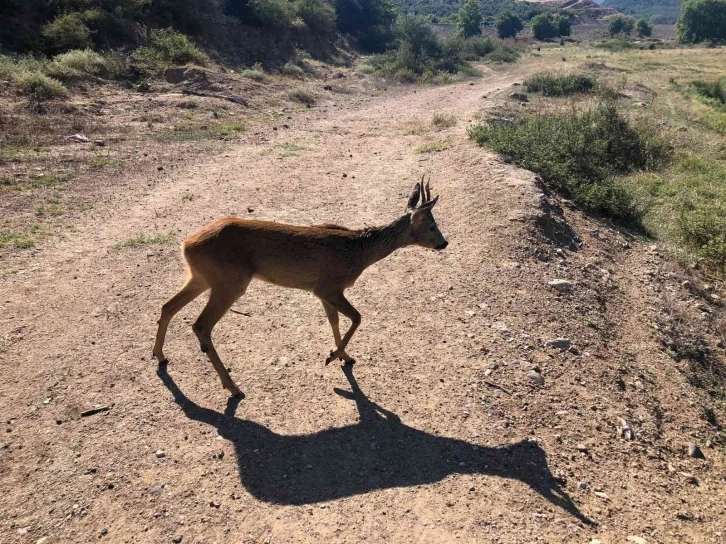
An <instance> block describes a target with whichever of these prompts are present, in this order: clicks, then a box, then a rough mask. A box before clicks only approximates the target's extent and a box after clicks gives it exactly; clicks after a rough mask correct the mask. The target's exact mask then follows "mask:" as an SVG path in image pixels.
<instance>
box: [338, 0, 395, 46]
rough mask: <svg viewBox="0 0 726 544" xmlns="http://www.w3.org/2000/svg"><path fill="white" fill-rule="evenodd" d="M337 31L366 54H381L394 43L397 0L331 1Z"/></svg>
mask: <svg viewBox="0 0 726 544" xmlns="http://www.w3.org/2000/svg"><path fill="white" fill-rule="evenodd" d="M333 5H334V6H335V12H336V14H337V21H338V28H339V29H340V30H341V32H344V33H346V34H350V35H352V36H353V37H354V38H356V40H357V42H358V45H359V46H360V47H361V48H362V49H364V50H365V51H368V52H382V51H385V50H386V49H387V48H389V47H390V46H391V45H392V43H393V41H394V32H393V30H394V26H395V21H396V16H397V14H398V3H397V2H396V0H334V1H333Z"/></svg>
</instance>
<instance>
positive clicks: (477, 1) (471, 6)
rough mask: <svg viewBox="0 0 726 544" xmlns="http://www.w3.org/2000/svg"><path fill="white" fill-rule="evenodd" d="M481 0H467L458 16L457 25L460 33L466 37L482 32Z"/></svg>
mask: <svg viewBox="0 0 726 544" xmlns="http://www.w3.org/2000/svg"><path fill="white" fill-rule="evenodd" d="M482 19H483V17H482V14H481V0H466V2H464V3H463V4H462V6H461V9H460V10H459V14H458V15H457V17H456V26H457V28H458V31H459V34H461V35H462V36H463V37H464V38H470V37H472V36H478V35H479V34H481V23H482Z"/></svg>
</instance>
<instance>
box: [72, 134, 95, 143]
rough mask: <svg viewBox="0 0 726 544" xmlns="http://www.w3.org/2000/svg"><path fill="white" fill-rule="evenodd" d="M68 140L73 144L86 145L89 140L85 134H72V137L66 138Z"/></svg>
mask: <svg viewBox="0 0 726 544" xmlns="http://www.w3.org/2000/svg"><path fill="white" fill-rule="evenodd" d="M68 139H69V140H73V141H74V142H81V143H84V144H87V143H88V142H90V141H91V140H89V139H88V138H87V137H86V135H85V134H74V135H73V136H68Z"/></svg>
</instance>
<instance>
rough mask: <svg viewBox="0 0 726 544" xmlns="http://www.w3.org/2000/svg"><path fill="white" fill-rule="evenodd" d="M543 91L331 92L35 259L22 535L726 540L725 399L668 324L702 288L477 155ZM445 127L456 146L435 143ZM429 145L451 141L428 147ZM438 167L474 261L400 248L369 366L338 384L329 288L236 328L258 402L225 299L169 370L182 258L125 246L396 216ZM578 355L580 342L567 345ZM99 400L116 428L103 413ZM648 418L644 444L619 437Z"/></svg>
mask: <svg viewBox="0 0 726 544" xmlns="http://www.w3.org/2000/svg"><path fill="white" fill-rule="evenodd" d="M524 69H525V68H522V70H524ZM519 77H521V73H517V72H512V73H496V72H491V73H487V74H485V76H484V77H483V78H482V79H481V80H477V81H475V82H474V84H473V85H471V84H469V83H468V82H466V83H460V84H455V85H450V86H445V87H437V88H426V89H421V88H419V89H416V90H414V89H406V90H395V91H394V90H392V91H388V92H386V93H383V94H382V95H377V96H375V97H371V96H365V95H362V94H359V95H355V96H351V97H349V98H345V99H342V98H341V99H340V100H339V101H338V102H339V103H337V104H335V105H333V102H335V101H334V100H331V101H330V102H329V103H326V104H324V105H322V106H321V107H319V108H316V109H315V110H314V111H312V112H310V113H308V114H304V115H300V116H296V117H295V118H293V119H291V120H289V121H287V123H288V124H289V128H287V129H283V128H282V127H281V126H280V125H278V130H274V131H273V130H272V124H271V123H267V124H260V126H256V127H254V128H253V130H250V132H249V133H248V135H246V136H245V137H244V138H243V141H242V143H240V144H239V145H235V146H234V147H232V148H230V149H227V150H226V151H224V152H223V153H222V154H220V155H218V156H213V157H208V158H206V159H205V160H204V161H203V162H199V163H196V164H194V165H183V166H180V165H178V164H177V163H175V162H174V161H172V160H171V159H170V158H168V157H167V158H165V159H164V162H162V163H160V165H159V166H160V167H162V168H163V170H160V171H159V173H158V175H157V176H155V177H154V178H153V179H142V178H141V176H136V177H135V176H134V175H133V174H132V175H131V178H130V179H128V180H126V181H125V187H124V188H123V189H122V190H119V191H118V193H117V194H112V195H111V196H110V197H109V198H108V199H107V200H104V201H99V202H98V203H97V205H96V206H95V207H94V209H93V210H92V212H91V213H89V214H88V217H87V222H86V223H85V224H83V225H79V227H78V229H77V232H76V233H75V234H74V235H73V236H72V237H70V238H69V239H66V240H60V239H56V240H55V241H50V242H49V243H48V244H47V246H45V247H43V248H42V250H40V251H38V252H36V253H35V254H34V255H28V254H23V255H22V256H16V257H14V258H15V259H17V263H16V265H17V267H18V268H20V273H19V274H17V275H14V276H10V277H6V278H3V279H0V305H1V308H2V312H0V339H3V342H4V343H3V344H0V348H2V349H0V360H1V361H2V363H1V364H2V371H3V377H2V379H1V380H0V415H1V417H2V420H3V426H4V427H5V429H4V436H3V438H2V439H1V440H0V442H3V446H2V447H3V449H2V450H0V491H1V493H0V512H2V516H0V517H1V518H2V520H1V521H0V541H2V542H36V541H38V542H40V541H41V539H43V538H47V539H46V540H42V541H43V542H46V543H48V544H49V543H54V542H86V541H108V542H184V543H187V542H199V543H202V542H205V543H212V542H220V543H221V542H245V543H253V542H255V543H263V542H264V543H283V542H296V543H297V542H301V543H307V542H329V543H337V542H349V543H352V542H417V543H419V542H420V543H443V542H467V543H468V542H472V543H473V542H512V543H514V542H517V543H518V542H533V541H541V542H583V543H585V542H590V541H591V540H592V541H594V540H593V539H596V538H597V539H600V540H601V541H602V542H604V543H610V542H625V541H626V540H625V539H626V538H627V537H629V536H635V537H640V538H642V539H644V540H640V541H638V542H720V541H722V539H723V536H721V535H720V534H719V531H721V532H722V531H723V527H724V519H726V511H725V510H724V506H723V504H724V498H726V494H725V492H724V462H723V455H722V453H719V451H718V450H717V449H706V448H705V446H704V445H703V443H704V440H705V439H706V437H707V432H708V428H709V427H708V424H707V423H706V422H705V421H703V420H702V413H703V407H704V406H705V405H706V403H707V402H708V401H707V398H706V394H705V393H704V392H702V391H701V390H699V389H697V388H695V387H693V386H692V385H690V384H689V382H688V380H687V377H686V373H685V370H682V369H681V368H680V367H678V366H677V365H676V363H674V362H673V360H672V359H671V358H669V357H668V356H667V355H666V354H665V353H664V352H663V351H662V350H661V349H660V342H659V338H658V331H656V330H655V329H654V328H653V322H654V321H655V320H656V317H657V314H658V309H659V308H660V307H661V305H660V302H661V298H662V296H663V293H664V292H666V291H667V292H672V293H675V295H674V296H680V297H684V298H685V297H687V296H690V295H689V294H688V293H686V292H685V291H684V289H683V288H682V287H681V285H680V282H681V280H682V277H681V275H682V272H680V271H679V270H678V269H677V268H675V267H673V266H671V265H669V264H668V262H667V260H665V259H664V258H663V257H662V256H661V255H660V254H659V252H657V251H652V250H649V249H648V248H647V247H646V246H643V245H642V244H640V243H639V242H638V241H636V240H629V241H628V240H625V239H624V238H623V236H622V235H621V234H619V233H617V232H615V231H613V230H611V229H610V228H608V227H607V226H604V225H598V224H597V223H594V222H591V221H590V220H586V219H584V218H583V217H581V216H580V215H579V214H578V213H576V212H572V211H567V212H566V218H567V220H568V221H569V225H568V224H566V223H564V221H563V220H561V219H558V218H559V215H558V210H557V209H556V208H554V209H553V208H551V207H550V203H552V204H555V201H554V199H553V197H549V198H547V197H545V196H544V195H543V194H542V191H541V189H540V188H538V186H537V184H536V183H535V181H534V176H533V175H532V174H531V173H528V172H525V171H521V170H518V169H516V168H515V167H514V166H511V165H507V164H504V163H503V162H502V161H501V160H499V159H498V158H497V157H495V156H494V155H492V154H491V153H489V152H487V151H486V150H483V149H481V148H478V147H476V146H475V145H474V144H472V143H471V142H470V141H469V140H468V139H467V138H466V126H467V124H468V123H469V122H470V121H471V120H473V119H474V117H473V115H474V114H475V112H477V111H479V110H480V109H481V108H482V107H485V106H486V105H487V104H491V103H492V102H491V101H490V102H486V101H484V100H483V98H482V96H483V95H491V94H492V93H495V92H496V91H497V90H499V89H505V88H506V87H507V86H509V85H510V84H511V83H513V82H515V81H519V79H518V78H519ZM434 112H446V113H450V114H452V115H454V116H455V117H456V119H457V124H456V126H454V127H452V128H448V129H445V130H443V131H436V130H434V129H432V128H431V126H430V120H431V117H432V115H433V113H434ZM427 142H438V147H440V148H443V149H442V150H441V151H438V152H432V153H417V152H415V150H416V149H417V148H418V147H419V146H422V145H423V144H425V143H427ZM423 173H427V174H430V175H431V179H432V185H433V187H434V192H435V193H438V194H440V195H441V198H440V202H439V204H438V206H437V209H436V211H435V215H436V217H437V220H438V223H439V226H440V228H441V230H442V232H443V233H444V235H445V236H446V237H447V239H448V240H449V242H450V243H449V248H448V249H447V250H446V251H444V252H442V253H434V252H431V251H426V250H423V249H416V248H408V249H405V250H402V251H399V252H397V253H395V254H394V255H392V256H391V257H390V258H388V259H386V260H384V261H382V262H380V263H378V264H376V265H374V266H373V267H371V268H370V269H369V270H368V271H367V272H366V273H365V274H364V276H363V277H362V278H361V279H360V280H359V282H358V284H357V285H356V286H355V287H354V288H353V289H351V290H350V291H349V298H350V300H351V302H352V303H353V304H354V305H355V306H356V307H357V308H358V309H359V310H360V312H361V313H362V315H363V323H362V326H361V328H360V329H359V331H358V333H357V334H356V336H355V337H354V339H353V341H352V343H351V344H350V347H349V350H348V351H349V353H350V354H351V355H352V356H354V357H356V358H357V361H358V363H357V364H356V365H355V367H354V369H353V370H346V371H343V370H341V367H340V366H339V365H330V366H329V367H327V368H326V367H325V366H324V364H323V362H324V359H325V356H326V355H327V354H328V352H329V350H330V349H331V348H332V345H333V341H332V335H331V333H330V330H329V326H328V323H327V321H326V319H325V314H324V312H323V309H322V307H321V306H320V303H319V302H318V301H317V300H316V299H315V298H314V297H313V296H312V295H310V294H307V293H303V292H297V291H290V290H282V289H279V288H275V287H272V286H269V285H264V284H261V283H253V284H252V285H251V287H250V289H249V290H248V293H247V294H246V295H245V296H244V297H243V298H242V299H241V300H240V301H239V302H238V303H237V305H236V309H238V310H240V311H243V312H246V313H247V314H248V315H237V314H229V315H227V316H226V317H225V319H224V320H223V321H222V322H221V323H220V325H219V326H218V327H217V329H216V330H215V344H216V345H217V348H218V350H219V352H220V355H221V356H222V358H223V359H224V360H225V362H226V363H227V365H228V366H229V367H230V369H231V374H232V376H233V378H234V379H235V380H236V381H237V383H238V384H239V385H240V387H241V389H242V390H243V391H244V392H245V394H246V398H245V399H244V400H242V401H241V402H239V403H234V402H230V401H229V400H228V396H227V394H226V392H225V391H223V390H222V388H221V387H220V384H219V380H218V378H217V376H216V374H215V373H214V371H213V369H212V367H211V365H210V364H209V362H208V361H207V360H206V358H205V357H204V356H203V354H202V353H201V352H200V351H199V348H198V343H197V341H196V338H195V337H194V334H193V333H192V330H191V327H190V324H191V323H192V322H193V320H194V319H195V318H196V316H197V315H198V313H199V312H200V311H201V308H202V306H203V304H204V302H205V298H206V297H200V298H199V299H198V300H197V301H195V302H194V303H192V304H191V305H189V306H188V307H187V308H185V309H184V310H183V311H182V313H181V314H180V315H179V316H178V317H177V318H176V319H175V320H174V321H173V322H172V325H171V327H170V330H169V335H168V341H167V346H166V349H165V352H166V354H167V355H168V356H169V357H170V360H171V362H170V364H169V366H168V373H167V372H160V373H158V374H157V367H156V364H155V362H154V361H153V360H152V358H151V347H152V340H153V336H154V332H155V327H156V319H157V318H158V312H159V308H160V306H161V304H162V303H163V302H164V301H165V300H166V299H167V298H168V297H170V296H171V295H172V294H174V293H175V292H176V290H177V289H178V287H179V286H180V285H181V282H182V280H183V269H182V265H181V259H180V256H179V251H178V247H177V244H173V245H146V246H142V247H135V248H134V247H131V248H117V247H116V245H117V244H119V243H123V242H124V241H126V240H128V239H130V238H132V237H133V236H136V235H138V234H146V235H149V234H153V233H173V234H174V235H175V236H176V238H177V241H181V240H182V239H183V238H184V237H185V236H186V235H188V234H190V233H192V232H193V231H195V230H196V229H198V228H199V227H201V226H203V225H204V224H206V223H207V222H209V221H210V220H212V219H214V218H218V217H220V216H225V215H238V216H244V217H254V218H261V219H272V220H276V221H281V222H290V223H298V224H310V223H322V222H326V223H339V224H342V225H345V226H348V227H364V226H370V225H377V224H382V223H386V222H389V221H392V220H394V219H395V218H397V217H398V216H399V215H400V214H402V213H403V211H404V208H405V204H406V197H407V195H408V193H409V192H410V190H411V188H412V186H413V185H414V183H415V182H416V181H417V180H418V179H420V177H421V175H422V174H423ZM184 195H193V196H192V198H185V197H184ZM570 226H571V227H570ZM570 229H572V230H570ZM555 279H565V280H568V281H570V282H571V283H572V286H571V287H570V289H569V290H568V291H567V292H564V293H560V292H559V291H558V290H556V289H553V288H552V287H550V286H549V285H548V282H550V281H552V280H555ZM557 337H566V338H568V339H570V341H571V343H572V344H573V346H574V348H573V349H572V350H571V351H562V350H558V349H554V348H548V349H546V348H544V347H543V343H544V342H546V341H548V340H551V339H553V338H557ZM533 369H534V370H533ZM535 374H536V375H538V376H539V375H541V376H542V377H543V379H544V385H543V386H539V385H538V384H537V380H538V378H537V376H535ZM96 406H101V407H106V406H107V407H109V410H108V411H106V412H102V413H99V414H96V415H91V416H88V417H82V416H81V413H82V412H84V411H85V410H88V409H91V408H94V407H96ZM620 417H622V418H625V419H626V420H627V421H628V422H629V423H630V424H632V426H633V428H634V430H635V436H636V439H635V440H633V441H628V440H624V439H619V438H618V437H617V433H616V429H615V427H616V425H617V424H618V421H619V420H618V418H620ZM686 442H698V443H699V444H701V446H702V447H704V452H705V454H706V459H705V460H700V459H692V458H689V457H688V456H687V455H686V453H685V449H684V448H685V444H686ZM162 452H163V453H162ZM694 482H695V483H694Z"/></svg>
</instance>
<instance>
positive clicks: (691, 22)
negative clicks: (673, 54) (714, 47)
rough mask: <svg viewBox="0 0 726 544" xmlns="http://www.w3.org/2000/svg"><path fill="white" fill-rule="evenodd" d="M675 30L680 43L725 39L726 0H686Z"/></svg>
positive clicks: (714, 41) (721, 40) (716, 41)
mask: <svg viewBox="0 0 726 544" xmlns="http://www.w3.org/2000/svg"><path fill="white" fill-rule="evenodd" d="M676 30H677V33H678V34H677V35H678V41H679V42H681V43H699V42H713V43H718V42H723V41H726V0H686V1H685V2H683V6H682V7H681V15H680V16H679V17H678V22H677V23H676Z"/></svg>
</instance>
